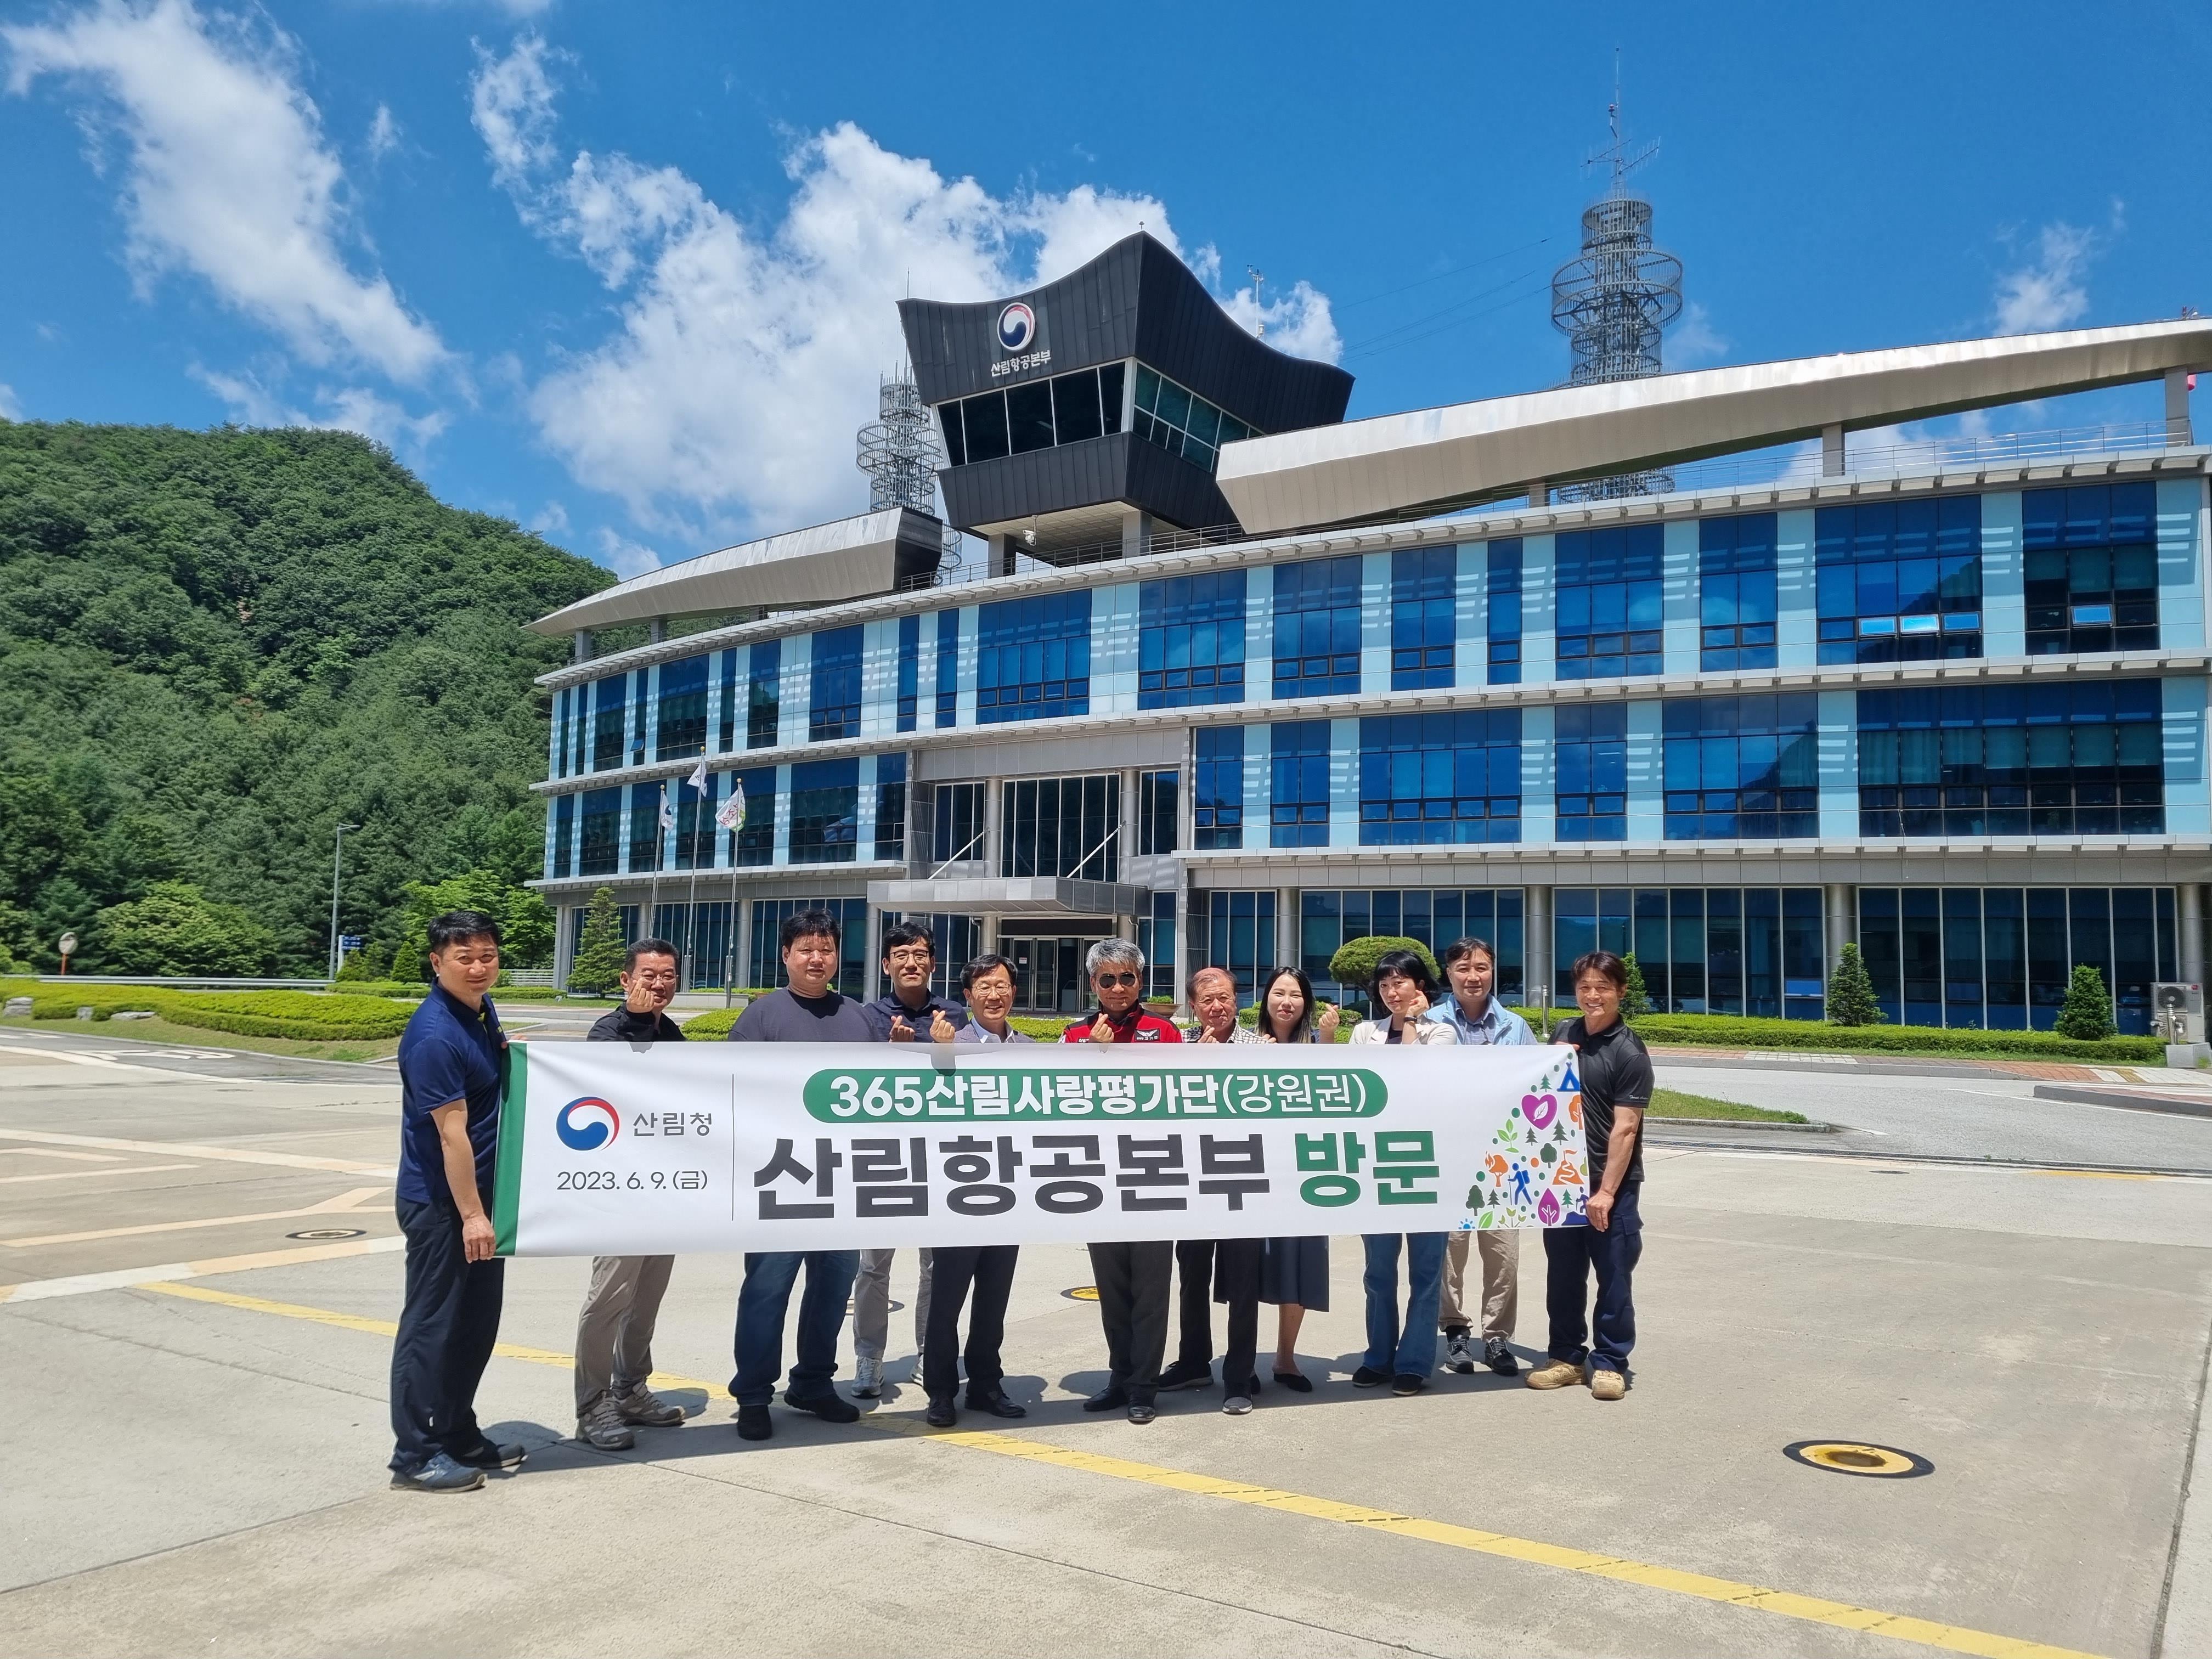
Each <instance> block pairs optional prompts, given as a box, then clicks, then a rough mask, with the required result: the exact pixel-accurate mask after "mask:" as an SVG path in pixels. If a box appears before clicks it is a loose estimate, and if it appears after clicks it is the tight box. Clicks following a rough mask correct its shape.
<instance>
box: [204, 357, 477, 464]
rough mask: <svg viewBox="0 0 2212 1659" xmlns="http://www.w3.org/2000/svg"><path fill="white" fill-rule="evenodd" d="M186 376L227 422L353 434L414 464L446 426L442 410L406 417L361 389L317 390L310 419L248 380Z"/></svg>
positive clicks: (210, 372)
mask: <svg viewBox="0 0 2212 1659" xmlns="http://www.w3.org/2000/svg"><path fill="white" fill-rule="evenodd" d="M186 372H187V373H188V374H191V377H192V378H193V379H194V380H197V381H198V382H199V383H200V384H201V385H202V386H205V387H206V388H207V389H208V390H209V391H210V392H214V393H215V395H216V397H218V398H222V401H223V402H224V403H225V404H228V406H229V409H230V413H231V418H232V419H234V420H235V421H237V422H239V423H240V424H241V425H244V426H271V427H284V426H306V427H321V428H327V429H330V430H332V431H339V432H358V433H360V434H361V435H362V436H363V437H365V438H374V440H375V441H377V442H378V443H380V444H382V445H383V446H384V447H386V449H389V450H391V451H392V453H394V454H404V455H410V456H413V457H416V458H418V459H419V458H420V457H421V455H422V453H423V452H424V451H425V450H426V449H428V447H429V446H430V444H431V442H432V441H434V440H435V439H436V438H437V437H438V436H439V435H441V433H443V432H444V431H445V430H446V428H447V425H448V424H449V419H448V417H447V415H446V414H445V412H444V411H443V410H435V409H434V410H428V411H427V412H426V413H423V414H421V415H410V413H408V411H407V410H405V409H404V408H403V407H401V406H400V405H399V404H396V403H394V402H392V400H391V399H390V398H385V397H381V396H380V395H379V394H377V393H376V392H372V391H370V390H368V388H367V387H365V386H321V387H318V388H317V389H316V392H315V394H314V401H315V402H316V403H317V404H319V405H320V411H319V412H318V413H311V412H309V411H308V410H303V409H301V408H298V407H296V406H295V405H294V404H290V403H289V402H288V401H287V400H286V399H285V398H283V397H282V396H280V395H279V394H278V393H277V392H274V391H272V390H270V387H269V386H266V385H264V383H263V382H262V380H260V379H259V378H258V376H256V375H253V374H224V373H222V371H221V370H218V369H211V368H205V367H204V366H202V365H200V364H197V363H195V364H193V365H192V367H191V368H190V369H189V370H187V371H186Z"/></svg>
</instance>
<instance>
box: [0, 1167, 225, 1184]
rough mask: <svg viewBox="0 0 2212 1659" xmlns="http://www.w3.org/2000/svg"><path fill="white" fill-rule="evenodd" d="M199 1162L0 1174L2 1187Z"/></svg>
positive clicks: (135, 1172) (148, 1172) (147, 1171)
mask: <svg viewBox="0 0 2212 1659" xmlns="http://www.w3.org/2000/svg"><path fill="white" fill-rule="evenodd" d="M197 1168H199V1165H198V1164H125V1165H124V1166H123V1167H122V1168H121V1169H119V1170H55V1171H54V1172H53V1173H52V1175H34V1176H0V1187H17V1186H21V1184H22V1183H23V1182H26V1181H82V1180H83V1179H84V1178H85V1177H86V1176H125V1175H152V1174H153V1173H154V1172H155V1170H197Z"/></svg>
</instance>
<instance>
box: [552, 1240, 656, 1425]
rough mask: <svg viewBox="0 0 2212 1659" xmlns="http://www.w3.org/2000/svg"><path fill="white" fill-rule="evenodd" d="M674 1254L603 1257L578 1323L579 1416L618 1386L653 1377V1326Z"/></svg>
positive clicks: (595, 1264)
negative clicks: (593, 1402) (595, 1401)
mask: <svg viewBox="0 0 2212 1659" xmlns="http://www.w3.org/2000/svg"><path fill="white" fill-rule="evenodd" d="M675 1261H676V1258H675V1257H674V1256H672V1255H602V1256H595V1257H593V1258H592V1288H591V1290H590V1291H588V1292H587V1293H586V1295H585V1297H584V1311H583V1313H582V1314H581V1316H579V1317H578V1319H577V1321H576V1414H577V1415H578V1416H579V1417H580V1416H582V1415H583V1414H584V1413H585V1412H586V1411H587V1410H589V1409H590V1407H591V1404H592V1401H594V1400H597V1399H598V1398H599V1396H600V1395H603V1394H605V1393H607V1392H608V1391H610V1390H612V1391H613V1392H614V1393H616V1394H623V1393H626V1392H627V1391H628V1390H629V1389H631V1388H633V1387H635V1385H636V1384H638V1383H642V1382H644V1381H645V1380H646V1379H647V1377H649V1376H652V1375H653V1322H654V1321H655V1320H656V1319H658V1318H659V1316H660V1298H661V1297H663V1296H664V1295H665V1294H666V1293H667V1291H668V1270H669V1268H670V1267H671V1266H672V1265H673V1264H674V1262H675Z"/></svg>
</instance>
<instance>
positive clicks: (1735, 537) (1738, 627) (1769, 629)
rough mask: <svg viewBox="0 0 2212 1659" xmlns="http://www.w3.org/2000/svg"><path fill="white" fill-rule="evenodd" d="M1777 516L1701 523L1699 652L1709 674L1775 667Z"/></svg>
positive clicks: (1753, 515)
mask: <svg viewBox="0 0 2212 1659" xmlns="http://www.w3.org/2000/svg"><path fill="white" fill-rule="evenodd" d="M1774 532H1775V525H1774V514H1772V513H1744V514H1742V515H1741V516H1740V517H1736V518H1728V519H1701V520H1699V521H1698V626H1699V633H1698V650H1699V665H1700V666H1701V667H1703V668H1705V669H1706V670H1707V671H1717V670H1726V669H1733V668H1771V667H1773V666H1774V648H1775V647H1774Z"/></svg>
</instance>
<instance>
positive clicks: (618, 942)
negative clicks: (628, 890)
mask: <svg viewBox="0 0 2212 1659" xmlns="http://www.w3.org/2000/svg"><path fill="white" fill-rule="evenodd" d="M628 949H629V940H627V939H624V938H623V927H622V912H621V911H619V910H617V908H615V890H614V889H613V888H611V887H601V888H599V889H596V890H594V891H593V892H592V903H591V908H589V909H587V910H586V911H585V912H584V931H583V933H582V935H581V936H580V938H579V939H577V941H576V959H575V961H574V962H573V963H570V964H569V967H568V988H569V989H570V990H571V991H574V992H575V993H576V994H578V995H580V996H587V997H603V996H611V995H612V994H613V993H614V991H615V988H616V987H617V986H619V985H620V984H621V983H622V970H623V955H624V954H625V952H626V951H628Z"/></svg>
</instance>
